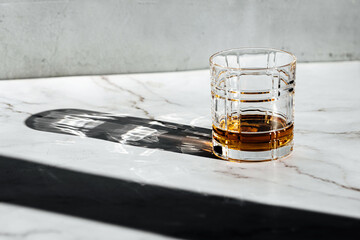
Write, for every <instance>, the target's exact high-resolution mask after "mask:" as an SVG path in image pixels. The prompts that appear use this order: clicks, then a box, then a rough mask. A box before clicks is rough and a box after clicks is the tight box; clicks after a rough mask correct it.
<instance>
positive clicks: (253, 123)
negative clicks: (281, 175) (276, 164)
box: [210, 48, 296, 162]
mask: <svg viewBox="0 0 360 240" xmlns="http://www.w3.org/2000/svg"><path fill="white" fill-rule="evenodd" d="M295 70H296V58H295V56H294V55H293V54H291V53H289V52H286V51H282V50H277V49H270V48H239V49H230V50H225V51H221V52H218V53H215V54H214V55H212V56H211V57H210V73H211V96H212V104H211V111H212V125H213V126H212V143H213V153H214V154H215V155H216V156H217V157H219V158H222V159H224V160H228V161H237V162H238V161H269V160H276V159H280V158H283V157H285V156H287V155H289V154H290V153H291V152H292V150H293V129H294V93H295V92H294V88H295Z"/></svg>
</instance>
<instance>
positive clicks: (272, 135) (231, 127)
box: [213, 114, 294, 151]
mask: <svg viewBox="0 0 360 240" xmlns="http://www.w3.org/2000/svg"><path fill="white" fill-rule="evenodd" d="M226 121H227V128H226V123H225V120H223V121H222V122H220V126H219V127H215V126H213V138H214V140H215V141H217V142H218V143H219V144H221V145H222V146H225V145H226V146H228V148H229V149H233V150H242V151H268V150H271V149H275V148H280V147H282V146H285V145H286V144H288V143H289V142H290V141H291V140H292V139H293V129H294V126H293V124H291V125H288V126H287V125H286V120H285V119H283V118H281V117H277V116H266V115H260V114H258V115H256V114H253V115H250V114H249V115H240V116H234V117H231V118H228V119H226ZM225 129H226V130H225ZM214 150H215V151H216V149H214Z"/></svg>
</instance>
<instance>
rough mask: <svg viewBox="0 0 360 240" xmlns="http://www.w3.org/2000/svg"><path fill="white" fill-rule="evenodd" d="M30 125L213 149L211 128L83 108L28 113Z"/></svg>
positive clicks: (208, 152) (192, 150) (193, 150)
mask: <svg viewBox="0 0 360 240" xmlns="http://www.w3.org/2000/svg"><path fill="white" fill-rule="evenodd" d="M25 124H26V125H27V126H28V127H29V128H32V129H35V130H39V131H45V132H52V133H61V134H69V135H76V136H81V137H90V138H96V139H102V140H106V141H111V142H118V143H122V144H127V145H131V146H137V147H144V148H153V149H161V150H165V151H170V152H176V153H184V154H190V155H195V156H201V157H208V158H215V159H218V158H216V157H215V156H214V155H213V153H212V144H211V129H207V128H201V127H193V126H189V125H182V124H176V123H171V122H165V121H158V120H151V119H145V118H138V117H131V116H126V115H114V114H109V113H101V112H94V111H89V110H82V109H56V110H49V111H45V112H41V113H38V114H34V115H32V116H30V117H29V118H28V119H27V120H26V121H25Z"/></svg>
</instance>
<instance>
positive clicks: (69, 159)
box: [0, 62, 360, 239]
mask: <svg viewBox="0 0 360 240" xmlns="http://www.w3.org/2000/svg"><path fill="white" fill-rule="evenodd" d="M358 89H360V62H338V63H307V64H298V68H297V80H296V90H295V91H296V100H295V148H294V152H293V153H292V155H291V156H290V157H288V158H286V159H284V160H281V161H275V162H264V163H230V162H225V161H219V160H216V159H208V158H204V157H197V156H192V155H185V154H179V153H173V152H166V151H161V150H154V149H145V148H141V147H134V146H128V145H121V144H119V143H113V142H108V141H102V140H98V139H91V138H82V137H78V136H69V135H62V134H55V133H48V132H41V131H35V130H33V129H30V128H28V127H27V126H26V125H25V124H24V121H25V119H26V118H28V117H29V116H30V115H32V114H35V113H39V112H42V111H46V110H53V109H60V108H77V109H86V110H93V111H98V112H109V113H113V114H127V115H129V116H136V117H144V118H151V119H158V120H164V121H169V122H175V123H180V124H188V125H194V126H200V127H206V128H210V127H211V120H210V119H211V118H210V84H209V71H208V70H202V71H191V72H176V73H156V74H133V75H111V76H90V77H66V78H51V79H26V80H11V81H0V132H1V134H0V155H4V156H12V157H18V158H22V159H27V160H31V161H34V162H39V163H45V164H49V165H52V166H59V167H62V168H67V169H74V170H77V171H81V172H88V173H95V174H98V175H103V176H111V177H114V178H121V179H127V180H132V181H137V182H142V183H144V184H154V185H160V186H169V187H173V188H177V189H185V190H190V191H195V192H202V193H212V194H217V195H225V196H230V197H234V198H243V199H246V200H251V201H256V202H261V203H267V204H274V205H281V206H289V207H294V208H300V209H307V210H313V211H319V212H326V213H333V214H337V215H343V216H351V217H356V218H360V154H359V152H358V150H359V147H360V94H359V93H358ZM45 215H47V216H45ZM34 218H35V219H37V221H34V220H33V219H34ZM48 219H51V220H48ZM11 221H13V222H16V221H18V222H19V224H16V225H13V224H8V223H9V222H11ZM38 222H44V225H42V226H43V227H42V228H39V227H38ZM61 224H63V225H64V226H65V225H66V226H67V227H66V229H67V231H66V232H64V231H63V229H64V228H61V227H59V226H61ZM0 226H2V227H1V228H0V239H25V238H26V239H49V238H47V237H46V235H47V234H51V235H54V236H55V235H60V236H61V237H59V236H58V237H56V236H55V237H54V238H52V239H83V238H85V237H86V236H87V235H86V231H85V232H84V231H82V230H81V229H86V228H93V229H96V231H99V232H101V234H100V233H99V234H98V235H92V238H87V237H86V239H97V237H100V235H102V236H105V235H106V236H108V234H109V236H112V235H115V234H120V233H121V234H127V235H126V236H128V237H125V238H124V239H157V238H159V239H160V238H162V237H160V236H158V235H154V234H150V233H143V232H133V230H131V229H130V230H129V229H125V228H120V227H115V226H111V225H106V224H102V223H97V222H93V221H90V220H82V219H77V218H73V217H69V216H63V215H60V214H54V213H48V212H45V213H44V212H42V211H40V210H34V209H26V208H24V207H16V206H12V205H8V204H0ZM40 235H43V236H40ZM124 236H125V235H124ZM107 239H109V238H107ZM114 239H116V237H114Z"/></svg>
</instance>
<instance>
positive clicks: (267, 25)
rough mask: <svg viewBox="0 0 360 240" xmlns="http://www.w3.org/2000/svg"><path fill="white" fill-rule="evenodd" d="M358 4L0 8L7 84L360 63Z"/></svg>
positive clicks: (256, 0) (16, 0)
mask: <svg viewBox="0 0 360 240" xmlns="http://www.w3.org/2000/svg"><path fill="white" fill-rule="evenodd" d="M359 13H360V1H359V0H342V1H339V0H267V1H262V0H217V1H208V0H108V1H103V0H0V59H1V61H0V79H8V78H26V77H44V76H63V75H81V74H107V73H129V72H154V71H173V70H187V69H199V68H206V67H207V66H208V57H209V55H210V54H211V53H213V52H215V51H218V50H222V49H226V48H233V47H244V46H263V47H264V46H271V47H275V48H281V49H286V50H289V51H292V52H293V53H295V55H297V57H298V59H299V60H300V61H328V60H359V59H360V47H359V46H360V27H359V26H360V14H359Z"/></svg>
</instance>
